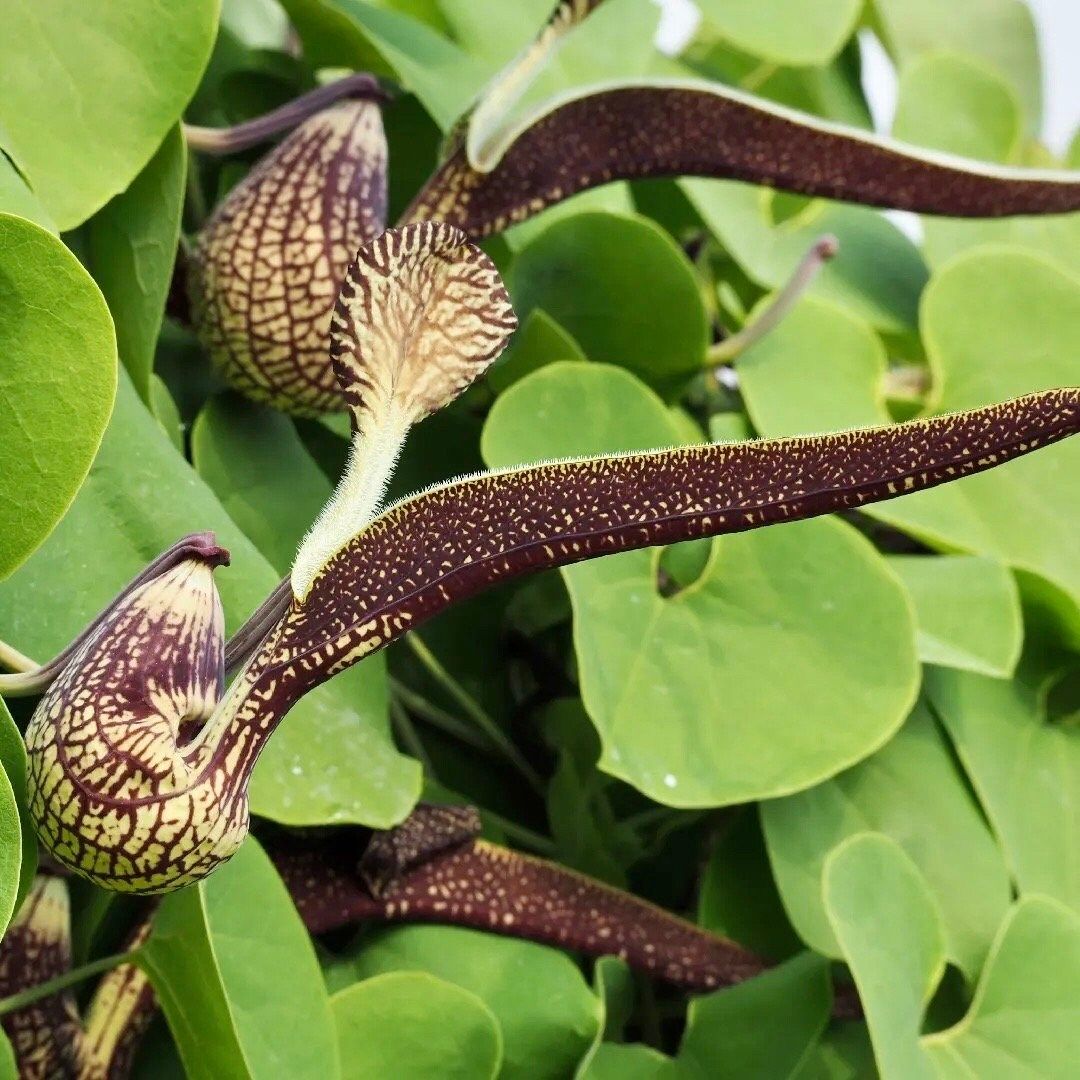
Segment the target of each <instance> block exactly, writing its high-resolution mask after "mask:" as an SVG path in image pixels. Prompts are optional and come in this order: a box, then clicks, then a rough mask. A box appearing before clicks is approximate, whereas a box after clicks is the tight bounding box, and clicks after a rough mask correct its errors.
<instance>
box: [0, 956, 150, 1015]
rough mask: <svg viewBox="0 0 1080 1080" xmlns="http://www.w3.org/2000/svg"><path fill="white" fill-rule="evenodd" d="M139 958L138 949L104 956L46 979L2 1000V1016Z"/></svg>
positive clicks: (0, 1008)
mask: <svg viewBox="0 0 1080 1080" xmlns="http://www.w3.org/2000/svg"><path fill="white" fill-rule="evenodd" d="M138 956H139V950H138V949H134V950H132V951H130V952H123V953H114V954H113V955H112V956H103V957H101V959H100V960H91V961H90V963H89V964H83V966H82V967H77V968H74V969H73V970H71V971H65V972H64V974H63V975H57V976H56V977H55V978H52V979H46V980H45V982H42V983H38V984H37V986H31V987H29V988H27V989H26V990H20V991H19V992H18V993H17V994H12V995H11V996H10V997H6V998H0V1016H4V1015H5V1014H7V1013H10V1012H15V1010H16V1009H25V1008H26V1007H27V1006H28V1005H33V1004H34V1003H35V1002H37V1001H40V1000H41V999H42V998H47V997H51V996H52V995H53V994H56V993H59V992H60V991H61V990H66V989H67V988H68V987H69V986H74V985H75V984H76V983H80V982H82V981H83V980H84V979H89V978H91V977H92V976H94V975H99V974H100V973H101V972H103V971H110V970H111V969H112V968H115V967H120V966H121V964H133V963H135V962H136V960H137V959H138Z"/></svg>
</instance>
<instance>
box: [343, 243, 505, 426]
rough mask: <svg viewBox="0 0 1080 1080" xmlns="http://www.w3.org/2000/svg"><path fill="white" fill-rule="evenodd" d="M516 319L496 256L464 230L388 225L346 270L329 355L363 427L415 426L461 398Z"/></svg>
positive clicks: (355, 417) (356, 419) (502, 345)
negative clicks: (396, 417) (395, 416)
mask: <svg viewBox="0 0 1080 1080" xmlns="http://www.w3.org/2000/svg"><path fill="white" fill-rule="evenodd" d="M516 327H517V319H516V317H515V316H514V311H513V308H512V307H511V306H510V297H509V295H508V294H507V291H506V288H505V286H504V285H503V283H502V280H501V279H500V277H499V272H498V270H497V269H496V268H495V264H494V263H493V262H492V261H491V259H489V258H488V257H487V255H485V254H484V253H483V252H482V251H481V250H480V249H479V248H478V247H476V246H475V245H474V244H470V243H469V241H468V238H467V237H466V236H465V234H464V233H462V232H461V230H460V229H456V228H454V227H453V226H452V225H446V224H443V223H442V222H424V223H420V224H416V225H407V226H405V227H404V228H402V229H388V230H387V231H386V232H385V233H383V234H382V236H380V237H379V238H378V239H376V240H374V241H372V242H371V243H370V244H367V245H365V246H364V247H362V248H361V249H360V251H359V252H358V253H357V256H356V259H355V260H354V261H353V263H352V265H351V266H350V267H349V269H348V272H347V273H346V274H345V281H344V283H343V284H342V286H341V292H340V294H339V295H338V300H337V304H336V306H335V308H334V315H333V318H332V320H331V324H330V356H331V359H332V360H333V364H334V371H335V373H336V374H337V378H338V382H339V383H340V385H341V391H342V394H343V396H344V399H345V403H346V404H347V405H348V407H349V410H350V412H351V413H352V415H353V420H354V423H355V426H356V428H357V430H359V431H360V432H361V433H362V434H364V435H370V434H371V433H373V432H375V431H377V430H380V429H381V428H383V427H385V426H386V424H387V423H389V422H391V421H390V420H389V414H390V413H391V412H392V411H395V410H396V411H398V412H399V413H400V414H401V422H403V423H404V424H406V425H407V426H412V425H413V424H416V423H418V422H419V421H421V420H423V419H424V417H426V416H429V415H430V414H431V413H433V412H435V411H436V410H438V409H441V408H442V407H443V406H444V405H447V404H449V403H450V402H451V401H453V400H454V398H456V397H457V396H458V395H459V394H460V393H461V392H462V391H463V390H464V389H465V388H466V387H467V386H469V384H470V383H472V382H473V381H474V380H475V379H476V378H477V377H478V376H479V375H481V374H482V373H483V372H484V371H486V370H487V368H488V367H489V366H490V365H491V364H492V362H493V361H494V360H495V359H496V357H498V355H499V354H500V353H501V352H502V350H503V349H504V348H505V347H506V343H507V341H508V340H509V338H510V335H511V334H512V333H513V332H514V330H515V328H516Z"/></svg>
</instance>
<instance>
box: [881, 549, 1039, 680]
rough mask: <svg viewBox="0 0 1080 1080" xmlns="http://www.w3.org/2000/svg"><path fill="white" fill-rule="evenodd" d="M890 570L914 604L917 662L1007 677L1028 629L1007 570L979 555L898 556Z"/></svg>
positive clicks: (1013, 581)
mask: <svg viewBox="0 0 1080 1080" xmlns="http://www.w3.org/2000/svg"><path fill="white" fill-rule="evenodd" d="M889 565H890V566H891V567H892V568H893V570H895V571H896V573H897V574H898V575H899V576H900V580H901V581H902V582H903V583H904V587H905V588H906V589H907V591H908V595H909V596H910V597H911V600H912V603H913V604H914V605H915V621H916V624H917V626H918V636H917V638H916V641H917V644H918V649H919V659H920V660H921V661H922V662H923V663H924V664H940V665H941V666H942V667H953V668H960V669H962V670H964V671H974V672H975V673H977V674H980V675H993V676H996V677H997V678H1008V676H1010V675H1011V674H1012V672H1013V669H1014V668H1015V667H1016V662H1017V660H1019V658H1020V647H1021V645H1022V644H1023V640H1024V625H1023V621H1022V619H1021V616H1020V597H1019V594H1018V593H1017V588H1016V582H1015V580H1014V579H1013V576H1012V574H1010V573H1009V571H1008V569H1007V568H1006V567H1005V566H1003V565H1002V564H1001V563H1000V562H998V561H997V560H996V559H984V558H981V557H979V556H976V555H945V556H940V557H934V556H929V557H928V556H921V555H894V556H892V557H890V558H889Z"/></svg>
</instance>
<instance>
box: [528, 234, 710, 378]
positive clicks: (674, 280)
mask: <svg viewBox="0 0 1080 1080" xmlns="http://www.w3.org/2000/svg"><path fill="white" fill-rule="evenodd" d="M509 285H510V291H511V294H512V296H513V297H514V305H515V307H516V308H517V309H518V311H519V312H520V313H521V314H522V316H523V317H524V316H526V315H528V314H530V313H531V312H532V311H533V310H534V309H535V308H540V309H542V310H543V311H544V312H545V313H546V314H547V315H549V316H550V317H551V318H552V319H554V320H555V321H556V322H557V323H558V324H559V325H560V326H561V327H563V328H564V329H565V330H566V331H567V332H568V333H569V334H570V335H571V336H572V337H573V338H574V340H575V341H576V342H577V343H578V344H579V345H580V346H581V348H582V349H583V350H584V352H585V354H586V356H588V357H589V359H590V360H594V361H600V362H602V363H609V364H618V365H620V366H621V367H625V368H627V369H628V370H630V371H632V372H634V374H636V375H638V376H639V377H640V378H642V379H644V380H646V381H647V382H649V383H651V384H653V385H654V386H658V387H660V388H662V389H664V390H665V391H671V390H674V389H677V388H678V384H679V382H685V381H686V380H687V379H688V378H689V377H690V376H691V375H693V374H694V373H695V372H697V371H698V370H700V368H701V365H702V363H703V361H704V356H705V346H706V344H707V336H706V335H707V330H708V327H707V320H706V315H705V308H704V305H703V304H702V302H701V294H700V291H699V288H698V284H697V281H696V280H695V278H694V273H693V268H692V267H691V265H690V262H689V260H688V259H687V258H686V256H685V255H684V254H683V253H682V252H681V251H680V250H679V248H678V246H677V245H676V244H675V243H674V241H673V240H672V239H671V237H670V236H668V235H667V233H665V232H664V231H663V230H662V229H660V228H659V227H658V226H657V225H655V224H653V222H651V221H649V220H648V219H647V218H642V217H636V216H635V217H627V216H622V215H615V214H606V213H584V214H575V215H574V216H573V217H572V218H567V219H564V220H563V221H560V222H557V223H556V224H554V225H552V226H550V227H549V228H548V229H546V230H545V231H544V232H543V233H541V234H540V236H538V237H537V238H536V239H535V240H534V241H533V242H532V243H531V244H529V245H528V247H526V248H525V249H524V251H522V252H521V253H520V255H518V257H517V258H516V259H515V261H514V263H513V266H512V268H511V271H510V275H509ZM615 312H618V313H619V314H618V317H617V318H616V317H613V316H614V313H615ZM562 359H570V357H563V358H562Z"/></svg>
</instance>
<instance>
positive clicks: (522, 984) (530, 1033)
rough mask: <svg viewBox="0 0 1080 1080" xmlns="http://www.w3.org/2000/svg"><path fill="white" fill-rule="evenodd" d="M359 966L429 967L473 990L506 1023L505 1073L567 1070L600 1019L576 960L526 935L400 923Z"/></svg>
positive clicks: (560, 1073)
mask: <svg viewBox="0 0 1080 1080" xmlns="http://www.w3.org/2000/svg"><path fill="white" fill-rule="evenodd" d="M355 966H356V972H357V974H358V975H359V976H360V977H361V978H367V977H370V976H372V975H378V974H381V973H383V972H387V971H426V972H429V973H430V974H432V975H435V976H437V977H438V978H440V979H444V980H446V981H447V982H451V983H455V984H456V985H458V986H460V987H463V988H464V989H465V990H468V991H470V992H471V993H473V994H475V995H476V996H477V997H478V998H480V999H481V1000H482V1001H483V1002H484V1003H485V1004H486V1005H487V1007H488V1008H489V1009H490V1010H491V1011H492V1013H494V1014H495V1017H496V1018H497V1019H498V1021H499V1025H500V1027H501V1028H502V1034H503V1066H502V1070H501V1072H500V1074H499V1075H500V1076H501V1077H503V1078H504V1080H512V1078H515V1077H522V1078H524V1077H528V1078H529V1080H542V1078H544V1077H552V1078H554V1077H564V1076H567V1075H569V1073H570V1072H571V1071H572V1070H573V1068H574V1066H575V1065H576V1064H577V1062H578V1061H579V1060H580V1059H581V1057H582V1056H583V1055H584V1054H585V1052H586V1051H587V1050H588V1049H589V1045H590V1043H591V1042H592V1038H593V1035H594V1033H595V1031H596V1029H597V1026H598V1025H599V1023H600V1019H601V1008H600V1003H599V1001H598V1000H597V998H596V997H595V996H594V995H593V994H592V992H591V991H590V990H589V988H588V986H587V985H586V984H585V980H584V979H583V978H582V977H581V973H580V972H579V971H578V969H577V967H576V966H575V965H574V964H573V963H572V962H571V961H570V960H569V959H568V958H567V957H565V956H563V955H562V954H561V953H559V952H557V951H556V950H554V949H548V948H545V947H544V946H542V945H534V944H533V943H532V942H528V941H515V940H513V939H510V938H501V937H494V936H492V935H490V934H484V933H480V932H479V931H475V930H463V929H459V928H457V927H443V926H408V927H401V928H396V929H392V930H384V931H381V932H380V933H378V934H377V935H376V936H375V937H374V938H373V939H370V943H368V944H366V945H365V947H364V948H363V949H362V950H361V951H360V953H359V954H358V956H357V958H356V962H355Z"/></svg>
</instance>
